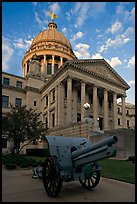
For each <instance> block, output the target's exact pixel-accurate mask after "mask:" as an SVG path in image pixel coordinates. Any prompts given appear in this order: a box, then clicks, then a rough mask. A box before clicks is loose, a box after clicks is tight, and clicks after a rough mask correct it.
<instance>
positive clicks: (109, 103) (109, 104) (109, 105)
mask: <svg viewBox="0 0 137 204" xmlns="http://www.w3.org/2000/svg"><path fill="white" fill-rule="evenodd" d="M108 107H109V109H111V101H109V102H108Z"/></svg>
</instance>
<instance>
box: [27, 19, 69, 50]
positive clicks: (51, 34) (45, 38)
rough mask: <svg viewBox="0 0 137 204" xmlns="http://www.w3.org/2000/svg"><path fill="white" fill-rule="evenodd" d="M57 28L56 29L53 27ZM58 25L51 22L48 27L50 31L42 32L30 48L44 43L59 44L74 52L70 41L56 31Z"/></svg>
mask: <svg viewBox="0 0 137 204" xmlns="http://www.w3.org/2000/svg"><path fill="white" fill-rule="evenodd" d="M53 26H55V27H53ZM56 28H57V27H56V24H55V23H53V22H51V23H49V25H48V29H47V30H44V31H42V32H40V33H39V34H38V35H37V36H36V37H35V38H34V39H33V41H32V44H31V46H30V49H31V48H32V47H33V46H34V45H36V44H39V43H42V42H56V43H59V44H62V45H64V46H67V47H68V48H70V49H71V50H72V47H71V44H70V42H69V40H68V39H67V38H66V37H65V36H64V35H63V34H62V33H61V32H59V31H58V30H57V29H56Z"/></svg>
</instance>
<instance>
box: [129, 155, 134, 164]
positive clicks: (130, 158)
mask: <svg viewBox="0 0 137 204" xmlns="http://www.w3.org/2000/svg"><path fill="white" fill-rule="evenodd" d="M127 160H128V161H132V162H133V163H135V156H129V157H128V159H127Z"/></svg>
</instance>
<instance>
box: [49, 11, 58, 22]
mask: <svg viewBox="0 0 137 204" xmlns="http://www.w3.org/2000/svg"><path fill="white" fill-rule="evenodd" d="M49 14H50V16H51V19H52V21H54V18H58V16H57V15H56V14H54V13H52V12H51V11H49Z"/></svg>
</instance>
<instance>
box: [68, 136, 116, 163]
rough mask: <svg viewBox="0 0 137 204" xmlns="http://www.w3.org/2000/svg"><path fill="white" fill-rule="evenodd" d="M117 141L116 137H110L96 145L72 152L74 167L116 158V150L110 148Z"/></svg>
mask: <svg viewBox="0 0 137 204" xmlns="http://www.w3.org/2000/svg"><path fill="white" fill-rule="evenodd" d="M117 141H118V138H117V136H111V137H109V138H105V139H103V140H101V141H100V142H97V143H96V144H93V145H92V144H91V145H89V146H88V147H85V148H83V149H81V150H76V151H74V152H72V160H73V164H74V166H75V167H78V166H81V165H82V166H83V165H84V164H87V163H91V162H95V161H98V160H101V159H105V158H109V157H114V156H116V148H114V147H112V145H113V144H115V143H116V142H117Z"/></svg>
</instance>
